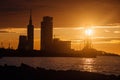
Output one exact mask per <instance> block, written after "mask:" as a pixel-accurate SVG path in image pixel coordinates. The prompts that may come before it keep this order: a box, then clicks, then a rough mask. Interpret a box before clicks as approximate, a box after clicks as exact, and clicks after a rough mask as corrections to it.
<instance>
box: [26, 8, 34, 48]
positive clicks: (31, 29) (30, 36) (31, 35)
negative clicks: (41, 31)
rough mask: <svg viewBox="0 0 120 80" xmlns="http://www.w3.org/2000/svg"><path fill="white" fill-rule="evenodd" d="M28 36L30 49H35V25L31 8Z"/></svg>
mask: <svg viewBox="0 0 120 80" xmlns="http://www.w3.org/2000/svg"><path fill="white" fill-rule="evenodd" d="M27 38H28V46H27V49H28V50H33V48H34V26H33V24H32V13H31V10H30V20H29V24H28V26H27Z"/></svg>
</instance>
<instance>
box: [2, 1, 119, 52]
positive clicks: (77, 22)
mask: <svg viewBox="0 0 120 80" xmlns="http://www.w3.org/2000/svg"><path fill="white" fill-rule="evenodd" d="M30 9H32V18H33V24H34V26H35V49H39V48H40V45H39V44H40V29H39V28H40V22H41V21H42V17H43V16H46V15H47V16H52V17H53V22H54V35H55V37H57V38H60V39H61V40H69V41H72V48H74V49H79V48H81V47H83V46H82V45H81V44H82V43H83V38H84V28H85V27H86V26H87V27H88V26H89V27H92V29H93V35H92V38H93V40H92V41H93V46H94V48H96V49H98V50H103V51H106V52H113V53H119V54H120V49H119V48H120V0H1V1H0V43H1V42H3V43H4V46H5V47H8V44H9V43H11V45H12V46H13V48H17V46H18V39H19V35H26V28H27V25H28V21H29V10H30ZM0 46H1V45H0Z"/></svg>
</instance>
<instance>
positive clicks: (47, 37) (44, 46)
mask: <svg viewBox="0 0 120 80" xmlns="http://www.w3.org/2000/svg"><path fill="white" fill-rule="evenodd" d="M52 42H53V18H52V17H50V16H45V17H43V21H42V22H41V50H42V51H45V52H49V51H50V50H51V47H52Z"/></svg>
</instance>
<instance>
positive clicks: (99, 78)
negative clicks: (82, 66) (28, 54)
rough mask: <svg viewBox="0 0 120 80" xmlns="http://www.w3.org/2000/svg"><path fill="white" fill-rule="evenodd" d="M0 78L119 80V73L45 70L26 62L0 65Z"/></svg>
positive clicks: (25, 79) (4, 79) (23, 79)
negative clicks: (19, 64) (15, 64)
mask: <svg viewBox="0 0 120 80" xmlns="http://www.w3.org/2000/svg"><path fill="white" fill-rule="evenodd" d="M0 75H1V77H0V79H1V80H41V79H43V80H120V75H118V76H116V75H105V74H100V73H95V72H84V71H75V70H67V71H63V70H58V71H56V70H46V69H44V68H39V67H37V68H33V67H30V66H28V65H26V64H23V63H22V64H21V66H19V67H16V66H8V65H7V64H5V65H4V66H0Z"/></svg>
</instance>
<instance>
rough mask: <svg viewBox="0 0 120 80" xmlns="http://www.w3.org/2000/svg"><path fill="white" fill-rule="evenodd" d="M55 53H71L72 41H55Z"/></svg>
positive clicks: (57, 39) (56, 39)
mask: <svg viewBox="0 0 120 80" xmlns="http://www.w3.org/2000/svg"><path fill="white" fill-rule="evenodd" d="M52 48H53V52H54V53H69V52H70V51H71V41H61V40H59V38H55V39H54V40H53V45H52Z"/></svg>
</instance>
